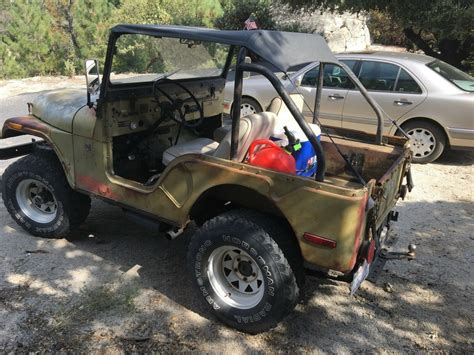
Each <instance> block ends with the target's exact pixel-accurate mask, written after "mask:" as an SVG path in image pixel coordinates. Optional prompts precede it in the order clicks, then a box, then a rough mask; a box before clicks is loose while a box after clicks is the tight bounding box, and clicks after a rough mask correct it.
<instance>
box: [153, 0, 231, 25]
mask: <svg viewBox="0 0 474 355" xmlns="http://www.w3.org/2000/svg"><path fill="white" fill-rule="evenodd" d="M162 4H163V6H164V8H165V9H166V11H167V12H168V13H169V14H170V15H171V18H172V23H173V24H175V25H187V26H204V27H212V26H213V22H214V19H215V18H217V17H219V16H222V14H223V10H222V7H221V3H220V2H219V1H218V0H174V1H173V0H168V1H162Z"/></svg>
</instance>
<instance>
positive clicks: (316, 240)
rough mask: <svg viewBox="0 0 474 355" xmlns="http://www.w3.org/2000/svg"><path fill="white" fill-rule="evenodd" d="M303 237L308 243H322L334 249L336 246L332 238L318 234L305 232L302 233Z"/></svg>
mask: <svg viewBox="0 0 474 355" xmlns="http://www.w3.org/2000/svg"><path fill="white" fill-rule="evenodd" d="M303 239H304V240H306V241H307V242H309V243H312V244H316V245H322V246H323V247H327V248H331V249H334V248H335V247H336V246H337V242H336V241H335V240H332V239H328V238H324V237H320V236H319V235H315V234H311V233H308V232H306V233H305V234H303Z"/></svg>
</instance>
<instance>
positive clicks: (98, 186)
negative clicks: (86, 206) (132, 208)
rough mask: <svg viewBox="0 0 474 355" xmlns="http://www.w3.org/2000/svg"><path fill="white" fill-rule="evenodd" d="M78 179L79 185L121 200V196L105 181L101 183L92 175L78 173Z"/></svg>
mask: <svg viewBox="0 0 474 355" xmlns="http://www.w3.org/2000/svg"><path fill="white" fill-rule="evenodd" d="M76 181H77V185H78V187H80V188H81V189H83V190H85V191H89V192H91V193H93V194H98V195H101V196H104V197H107V198H109V199H111V200H115V201H119V200H120V197H119V196H118V195H117V194H114V193H113V192H112V189H111V188H110V187H109V186H108V185H107V184H104V183H101V182H99V181H97V180H95V179H93V178H92V177H90V176H86V175H77V176H76Z"/></svg>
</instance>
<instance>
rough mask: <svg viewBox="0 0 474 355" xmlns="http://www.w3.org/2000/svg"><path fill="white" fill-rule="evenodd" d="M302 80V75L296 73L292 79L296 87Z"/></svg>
mask: <svg viewBox="0 0 474 355" xmlns="http://www.w3.org/2000/svg"><path fill="white" fill-rule="evenodd" d="M302 81H303V75H298V76H297V77H296V78H295V80H294V82H295V86H296V87H299V86H301V82H302Z"/></svg>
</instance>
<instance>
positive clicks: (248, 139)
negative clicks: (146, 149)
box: [162, 112, 276, 166]
mask: <svg viewBox="0 0 474 355" xmlns="http://www.w3.org/2000/svg"><path fill="white" fill-rule="evenodd" d="M275 122H276V115H275V114H274V113H272V112H260V113H254V114H252V115H248V116H245V117H242V118H241V119H240V126H239V148H238V152H237V161H243V160H244V158H245V155H246V154H247V150H248V149H249V146H250V144H251V143H252V142H253V141H254V140H256V139H268V138H269V137H270V135H271V133H272V132H273V129H274V127H275ZM230 142H231V131H229V132H228V133H227V134H226V135H225V137H224V138H223V139H222V141H221V142H220V143H217V142H216V141H214V140H212V139H208V138H197V139H193V140H191V141H188V142H185V143H181V144H177V145H174V146H172V147H170V148H168V149H166V150H165V151H164V152H163V159H162V162H163V165H165V166H167V165H168V164H169V163H170V162H171V161H172V160H174V159H176V158H178V157H180V156H182V155H185V154H193V153H194V154H208V155H212V156H215V157H218V158H224V159H229V156H230Z"/></svg>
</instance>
